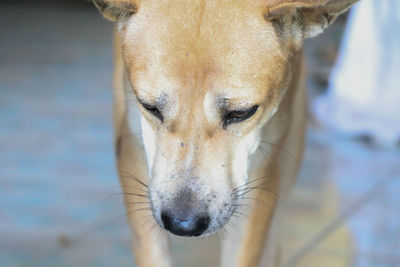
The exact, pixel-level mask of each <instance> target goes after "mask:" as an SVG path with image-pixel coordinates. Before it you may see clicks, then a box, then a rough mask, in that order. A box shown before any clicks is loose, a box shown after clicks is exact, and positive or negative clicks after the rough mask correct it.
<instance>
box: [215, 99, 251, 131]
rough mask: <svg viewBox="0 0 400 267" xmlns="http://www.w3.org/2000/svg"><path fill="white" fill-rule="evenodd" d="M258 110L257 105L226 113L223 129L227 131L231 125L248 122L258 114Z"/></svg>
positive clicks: (223, 119)
mask: <svg viewBox="0 0 400 267" xmlns="http://www.w3.org/2000/svg"><path fill="white" fill-rule="evenodd" d="M257 109H258V105H255V106H253V107H251V108H249V109H241V110H233V111H228V112H226V113H225V114H224V116H223V118H222V126H223V128H224V129H226V127H227V126H228V125H229V124H232V123H238V122H242V121H245V120H247V119H248V118H250V117H251V116H253V115H254V114H255V113H256V111H257Z"/></svg>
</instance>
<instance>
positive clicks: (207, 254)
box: [0, 0, 400, 267]
mask: <svg viewBox="0 0 400 267" xmlns="http://www.w3.org/2000/svg"><path fill="white" fill-rule="evenodd" d="M347 19H348V15H344V16H341V17H340V18H339V19H338V20H337V22H336V23H335V24H334V25H333V26H331V27H330V28H329V29H328V30H327V31H326V32H325V33H324V34H322V35H321V36H319V37H317V38H314V39H312V40H309V41H307V42H306V45H305V54H306V61H307V66H308V74H309V76H308V77H309V79H308V90H309V95H310V103H311V104H313V103H314V102H315V101H318V99H319V98H320V97H321V96H326V95H327V90H328V89H327V88H329V87H330V86H329V84H330V82H329V78H330V76H331V71H332V68H333V66H334V64H335V62H336V59H337V58H338V53H339V52H338V51H343V50H345V48H343V45H342V46H341V45H340V44H341V40H342V36H343V31H344V27H345V25H346V21H347ZM112 36H113V25H112V24H111V23H109V22H107V21H106V20H104V19H103V18H102V17H101V16H100V15H99V14H98V12H97V10H96V9H95V8H94V7H93V6H92V4H91V3H90V2H89V1H83V0H81V1H79V0H68V1H66V0H65V1H62V0H58V1H56V0H52V1H50V0H49V1H44V0H36V1H7V0H2V1H1V2H0V266H55V265H57V266H133V265H134V263H133V258H132V252H131V247H130V240H131V236H130V233H129V228H128V224H127V222H126V219H125V210H124V207H123V203H122V200H121V194H120V192H121V191H120V189H119V184H118V178H117V175H116V171H115V159H114V150H113V146H112V90H111V81H112V66H113V62H112V40H113V37H112ZM340 47H342V49H340ZM397 48H398V47H397ZM397 51H398V49H397ZM399 73H400V72H399ZM331 87H332V86H331ZM332 90H334V89H332ZM328 95H329V92H328ZM370 109H373V106H371V107H370ZM313 110H314V109H312V108H311V109H310V120H309V123H308V124H309V130H308V135H307V149H306V154H305V160H304V163H303V167H302V169H301V173H300V177H299V179H298V185H297V187H296V188H295V190H294V191H293V194H292V196H291V198H290V199H289V200H288V201H287V203H284V204H282V205H284V211H285V213H284V215H285V221H284V227H283V233H282V235H283V248H284V249H283V252H282V253H283V259H284V260H283V262H285V263H286V264H287V266H311V267H313V266H318V267H319V266H324V267H327V266H334V267H337V266H361V267H364V266H365V267H367V266H371V267H378V266H379V267H380V266H382V267H384V266H385V267H386V266H387V267H391V266H400V212H399V209H400V194H399V193H398V192H399V191H400V181H399V180H400V179H398V178H399V177H400V150H399V147H398V145H397V144H396V143H395V142H394V143H393V142H391V144H390V145H387V142H383V143H384V145H381V144H382V142H376V141H374V140H375V138H374V136H373V135H370V134H368V131H364V132H361V133H358V134H356V135H348V134H343V131H333V130H332V127H325V126H324V125H325V123H324V122H323V120H324V118H322V117H324V116H325V119H326V115H323V116H322V117H321V116H319V115H318V114H317V113H318V112H316V114H317V115H314V113H315V112H314V111H313ZM397 116H398V114H397ZM393 144H394V145H393ZM288 154H290V151H288ZM288 160H291V158H290V156H288ZM214 241H215V240H213V238H211V239H203V240H201V241H198V242H196V244H190V245H187V244H186V243H185V242H186V241H183V240H179V239H178V240H177V241H174V247H173V253H174V255H175V260H176V266H196V265H194V264H193V262H195V261H198V262H200V264H199V265H198V266H216V263H217V262H218V253H216V252H215V250H218V249H214V247H213V246H215V244H214V243H215V242H214ZM194 247H196V248H197V250H196V251H193V250H190V249H191V248H194Z"/></svg>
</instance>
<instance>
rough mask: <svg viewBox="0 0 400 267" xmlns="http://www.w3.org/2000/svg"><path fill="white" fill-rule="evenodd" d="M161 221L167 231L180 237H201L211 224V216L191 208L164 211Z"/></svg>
mask: <svg viewBox="0 0 400 267" xmlns="http://www.w3.org/2000/svg"><path fill="white" fill-rule="evenodd" d="M161 220H162V223H163V225H164V228H165V229H166V230H168V231H170V232H171V233H173V234H175V235H179V236H200V235H201V234H202V233H204V232H205V231H206V230H207V229H208V226H209V224H210V216H208V215H207V214H206V213H198V212H196V211H194V210H193V209H190V208H189V207H181V208H177V209H173V210H163V211H162V212H161Z"/></svg>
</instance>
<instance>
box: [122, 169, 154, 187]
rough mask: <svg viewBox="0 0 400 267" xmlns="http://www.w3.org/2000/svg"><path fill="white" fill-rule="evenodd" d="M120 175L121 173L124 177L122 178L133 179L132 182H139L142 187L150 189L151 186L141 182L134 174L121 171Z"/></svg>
mask: <svg viewBox="0 0 400 267" xmlns="http://www.w3.org/2000/svg"><path fill="white" fill-rule="evenodd" d="M120 173H121V176H122V177H126V178H129V179H131V180H133V181H135V182H138V183H139V184H141V185H142V186H144V187H146V188H149V186H148V185H147V184H146V183H145V182H143V181H141V180H140V179H139V178H137V177H136V176H134V175H133V174H131V173H129V172H127V171H121V172H120Z"/></svg>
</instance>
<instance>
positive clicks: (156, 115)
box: [141, 102, 164, 122]
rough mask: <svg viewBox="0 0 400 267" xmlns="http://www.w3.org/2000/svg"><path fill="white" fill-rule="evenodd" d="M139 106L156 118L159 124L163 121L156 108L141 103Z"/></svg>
mask: <svg viewBox="0 0 400 267" xmlns="http://www.w3.org/2000/svg"><path fill="white" fill-rule="evenodd" d="M141 104H142V106H143V107H144V108H145V109H146V110H147V111H148V112H150V113H151V114H153V115H154V116H155V117H157V118H158V119H159V120H160V121H161V122H163V121H164V117H163V115H162V113H161V111H160V110H159V109H158V108H156V107H155V106H152V105H149V104H146V103H143V102H141Z"/></svg>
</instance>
